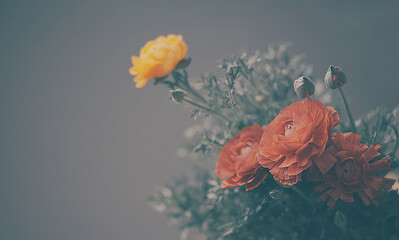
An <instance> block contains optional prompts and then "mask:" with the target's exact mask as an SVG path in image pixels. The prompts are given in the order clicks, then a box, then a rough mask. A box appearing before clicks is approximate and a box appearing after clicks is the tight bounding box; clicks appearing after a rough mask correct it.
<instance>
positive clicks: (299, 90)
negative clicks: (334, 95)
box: [294, 76, 315, 98]
mask: <svg viewBox="0 0 399 240" xmlns="http://www.w3.org/2000/svg"><path fill="white" fill-rule="evenodd" d="M294 90H295V92H296V95H298V97H299V98H308V97H310V96H312V95H313V94H314V90H315V87H314V83H313V81H312V80H310V78H308V77H306V76H302V77H300V78H298V79H297V80H295V82H294Z"/></svg>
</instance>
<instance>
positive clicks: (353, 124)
mask: <svg viewBox="0 0 399 240" xmlns="http://www.w3.org/2000/svg"><path fill="white" fill-rule="evenodd" d="M338 91H339V94H341V97H342V101H344V104H345V108H346V112H347V113H348V117H349V121H350V123H351V127H352V132H354V133H356V132H357V130H356V125H355V121H354V120H353V116H352V112H351V109H350V108H349V103H348V100H347V99H346V95H345V93H344V90H343V89H342V88H341V87H338Z"/></svg>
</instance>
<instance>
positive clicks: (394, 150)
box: [390, 125, 399, 158]
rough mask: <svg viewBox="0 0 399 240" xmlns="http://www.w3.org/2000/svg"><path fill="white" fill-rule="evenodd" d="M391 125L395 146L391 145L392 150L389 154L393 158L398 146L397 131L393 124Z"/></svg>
mask: <svg viewBox="0 0 399 240" xmlns="http://www.w3.org/2000/svg"><path fill="white" fill-rule="evenodd" d="M391 127H392V129H393V131H394V132H395V137H396V141H395V146H394V147H393V150H392V152H391V154H390V155H391V156H392V157H393V158H394V157H395V156H396V151H397V150H398V148H399V132H398V129H397V128H396V127H395V126H393V125H392V126H391Z"/></svg>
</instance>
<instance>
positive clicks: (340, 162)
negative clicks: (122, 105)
mask: <svg viewBox="0 0 399 240" xmlns="http://www.w3.org/2000/svg"><path fill="white" fill-rule="evenodd" d="M288 47H289V45H288V44H287V43H281V44H277V45H274V46H270V47H269V48H268V50H267V51H266V52H255V53H254V54H251V55H249V54H245V53H244V54H242V55H241V56H233V57H232V58H231V59H225V60H223V61H222V62H221V64H220V65H219V66H218V69H217V71H215V72H214V73H210V74H207V75H203V76H202V77H201V78H200V79H198V80H197V81H195V82H193V81H190V80H189V77H188V73H187V70H186V68H187V67H188V66H189V64H190V58H188V57H186V53H187V44H186V43H185V42H184V40H183V38H182V36H181V35H172V34H171V35H168V36H160V37H158V38H156V39H155V40H153V41H149V42H148V43H146V44H145V46H144V47H143V48H142V49H141V51H140V55H139V56H133V57H132V63H133V66H132V67H131V68H130V73H131V74H132V75H134V76H135V78H134V82H135V83H136V87H137V88H142V87H144V86H145V85H146V83H147V81H148V80H149V79H154V84H158V85H165V86H166V87H168V88H169V89H170V93H171V99H172V100H173V101H174V102H176V103H181V104H185V105H187V106H190V108H191V113H190V117H191V118H192V119H193V120H194V124H193V125H192V126H191V127H189V128H187V129H186V130H185V135H186V137H187V138H188V141H187V144H186V146H185V148H183V149H180V150H179V155H180V157H190V158H195V159H198V161H197V162H198V164H197V166H196V168H195V169H194V170H193V171H192V173H190V174H186V175H182V176H181V177H179V178H176V179H175V180H174V181H172V182H171V183H169V184H167V185H166V186H164V187H161V188H159V190H158V191H157V192H156V193H155V194H154V195H153V196H152V197H151V198H150V201H151V203H152V205H153V207H154V208H155V209H156V210H158V211H161V212H166V213H167V215H168V216H169V217H170V219H171V220H172V221H173V222H176V223H178V224H179V225H180V227H181V230H182V233H181V238H182V239H186V238H187V237H188V236H189V233H190V231H192V232H195V234H197V237H198V239H362V240H363V239H399V196H398V190H397V189H398V182H397V179H398V176H399V167H398V161H397V159H398V155H397V150H398V147H399V131H398V127H399V106H398V107H396V108H395V109H393V110H386V109H382V108H378V109H376V110H372V111H371V112H370V113H369V114H367V115H366V116H364V117H362V118H360V119H354V118H353V116H352V114H351V110H350V106H349V104H348V101H347V99H346V97H345V94H344V91H343V87H344V86H345V83H346V82H347V78H346V75H345V73H344V71H343V70H342V69H341V68H339V67H334V66H329V67H328V69H327V73H326V75H325V77H324V84H323V83H319V82H318V81H316V82H313V81H312V80H311V77H312V76H310V75H311V67H309V66H308V65H307V64H305V63H303V56H302V55H293V54H291V53H290V51H289V48H288ZM334 89H335V90H334ZM298 97H299V99H301V100H298ZM344 119H347V120H345V121H344ZM347 122H348V123H347Z"/></svg>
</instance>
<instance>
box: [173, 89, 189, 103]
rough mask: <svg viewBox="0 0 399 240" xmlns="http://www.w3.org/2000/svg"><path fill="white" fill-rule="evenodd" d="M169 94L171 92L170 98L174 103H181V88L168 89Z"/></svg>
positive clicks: (182, 95)
mask: <svg viewBox="0 0 399 240" xmlns="http://www.w3.org/2000/svg"><path fill="white" fill-rule="evenodd" d="M170 94H172V99H173V101H175V102H176V103H181V102H183V100H184V95H185V93H184V91H183V90H181V89H176V90H170Z"/></svg>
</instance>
